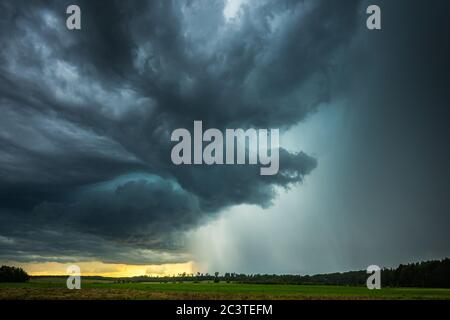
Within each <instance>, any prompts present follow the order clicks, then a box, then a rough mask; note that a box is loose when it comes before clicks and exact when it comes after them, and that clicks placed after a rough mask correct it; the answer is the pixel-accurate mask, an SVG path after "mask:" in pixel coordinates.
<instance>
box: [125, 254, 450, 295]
mask: <svg viewBox="0 0 450 320" xmlns="http://www.w3.org/2000/svg"><path fill="white" fill-rule="evenodd" d="M367 277H368V274H367V272H366V271H365V270H360V271H349V272H342V273H329V274H317V275H313V276H309V275H277V274H250V275H248V274H237V273H225V274H219V273H218V272H216V273H215V274H213V275H212V274H209V273H206V274H203V273H197V274H186V273H183V274H178V275H174V276H165V277H152V276H141V277H132V278H122V279H119V280H117V282H142V281H145V282H184V281H193V282H200V281H211V282H240V283H255V284H314V285H347V286H364V285H366V280H367ZM381 282H382V286H384V287H427V288H450V259H448V258H446V259H443V260H436V261H426V262H419V263H411V264H406V265H403V264H401V265H399V266H398V267H397V268H395V269H388V268H384V269H383V270H382V271H381Z"/></svg>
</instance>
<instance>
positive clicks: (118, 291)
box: [0, 277, 450, 300]
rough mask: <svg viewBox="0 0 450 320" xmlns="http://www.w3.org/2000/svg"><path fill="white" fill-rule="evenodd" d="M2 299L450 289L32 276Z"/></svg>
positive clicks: (363, 295) (419, 295)
mask: <svg viewBox="0 0 450 320" xmlns="http://www.w3.org/2000/svg"><path fill="white" fill-rule="evenodd" d="M0 299H30V300H35V299H38V300H39V299H45V300H47V299H50V300H52V299H58V300H59V299H63V300H67V299H69V300H72V299H76V300H79V299H105V300H109V299H121V300H122V299H133V300H142V299H174V300H175V299H205V300H206V299H208V300H209V299H243V300H245V299H249V300H259V299H263V300H264V299H268V300H271V299H287V300H289V299H291V300H297V299H299V300H303V299H306V300H308V299H333V300H335V299H337V300H347V299H358V300H359V299H362V300H367V299H450V289H429V288H383V289H381V290H368V289H367V288H366V287H362V286H361V287H355V286H331V285H290V284H242V283H225V282H224V283H214V282H200V283H195V282H183V283H157V282H131V283H117V282H115V281H113V280H84V281H82V284H81V289H80V290H69V289H67V287H66V280H65V278H62V277H57V278H53V277H52V278H32V279H31V280H30V281H29V282H26V283H0Z"/></svg>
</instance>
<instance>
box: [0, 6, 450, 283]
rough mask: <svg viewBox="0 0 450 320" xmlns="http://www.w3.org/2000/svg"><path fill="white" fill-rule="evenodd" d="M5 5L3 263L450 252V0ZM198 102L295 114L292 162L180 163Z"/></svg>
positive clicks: (246, 113)
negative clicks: (377, 11)
mask: <svg viewBox="0 0 450 320" xmlns="http://www.w3.org/2000/svg"><path fill="white" fill-rule="evenodd" d="M75 3H76V4H77V5H78V6H79V7H80V8H81V13H82V14H81V17H82V18H81V25H82V28H81V30H68V29H67V28H66V23H65V22H66V18H67V15H66V8H67V6H68V5H69V4H75ZM371 4H376V5H378V6H379V7H380V8H381V19H382V20H381V21H382V29H381V30H368V29H367V28H366V19H367V17H368V15H367V14H366V8H367V7H368V6H369V5H371ZM0 8H1V12H2V19H1V20H0V43H1V47H2V50H1V51H0V110H1V117H0V263H2V264H13V265H19V266H22V267H24V268H25V270H28V271H29V272H30V273H32V274H65V268H66V267H67V265H69V264H78V265H80V266H81V271H82V274H83V273H84V274H89V275H93V274H100V275H108V276H125V275H126V276H130V275H141V274H144V273H145V274H149V275H162V274H176V273H180V272H188V273H191V272H192V273H193V272H210V273H213V272H215V271H219V272H221V273H223V272H239V273H241V272H242V273H299V274H306V273H309V274H314V273H321V272H335V271H345V270H356V269H358V270H359V269H365V268H366V267H367V266H369V265H372V264H376V265H379V266H386V267H392V266H396V265H397V264H399V263H406V262H413V261H420V260H426V259H439V258H443V257H446V256H450V233H449V225H450V216H449V215H450V200H449V199H450V198H449V196H448V190H449V184H450V159H449V158H450V150H449V146H448V145H449V144H448V137H449V136H450V111H449V108H450V104H449V95H450V90H449V83H450V82H449V80H450V79H449V78H450V66H449V64H448V57H449V56H450V41H449V31H450V19H449V13H450V4H449V2H448V1H445V0H435V1H433V2H432V3H430V2H427V1H418V0H411V1H406V0H398V1H357V0H348V1H333V0H315V1H314V0H299V1H295V0H282V1H279V0H278V1H274V0H262V1H252V0H230V1H222V0H208V1H188V0H186V1H182V0H180V1H163V0H161V1H156V0H152V1H127V2H125V1H101V0H96V1H33V2H30V1H20V0H19V1H2V2H1V3H0ZM195 120H201V121H202V122H203V126H204V127H205V128H218V129H220V130H224V129H226V128H243V129H248V128H276V129H279V130H280V132H281V137H280V150H279V155H280V170H279V172H278V174H277V175H273V176H261V175H260V174H259V168H256V167H255V166H251V165H227V166H220V165H212V166H208V165H181V166H176V165H174V164H173V163H172V162H171V158H170V153H171V149H172V147H173V146H174V143H173V142H172V141H171V140H170V135H171V132H172V131H173V130H175V129H177V128H187V129H191V128H192V127H193V122H194V121H195Z"/></svg>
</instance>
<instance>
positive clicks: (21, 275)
mask: <svg viewBox="0 0 450 320" xmlns="http://www.w3.org/2000/svg"><path fill="white" fill-rule="evenodd" d="M28 280H30V276H29V275H28V273H26V272H25V271H24V270H23V269H22V268H16V267H9V266H1V267H0V282H26V281H28Z"/></svg>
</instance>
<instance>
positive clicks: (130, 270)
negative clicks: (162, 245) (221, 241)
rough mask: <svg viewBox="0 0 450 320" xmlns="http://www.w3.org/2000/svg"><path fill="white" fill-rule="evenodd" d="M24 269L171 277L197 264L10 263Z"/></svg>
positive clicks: (46, 273)
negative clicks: (76, 269)
mask: <svg viewBox="0 0 450 320" xmlns="http://www.w3.org/2000/svg"><path fill="white" fill-rule="evenodd" d="M10 264H11V265H14V266H17V267H21V268H23V269H24V270H25V271H26V272H27V273H28V274H30V275H32V276H49V275H53V276H65V275H68V274H67V267H68V266H70V265H72V264H76V265H77V266H79V267H80V269H81V276H83V275H84V276H103V277H134V276H142V275H148V276H170V275H177V274H179V273H183V272H186V273H187V274H190V273H195V272H196V270H195V269H196V268H195V263H194V262H192V261H189V262H186V263H169V264H160V265H132V264H115V263H104V262H100V261H90V262H79V263H59V262H36V263H10Z"/></svg>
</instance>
